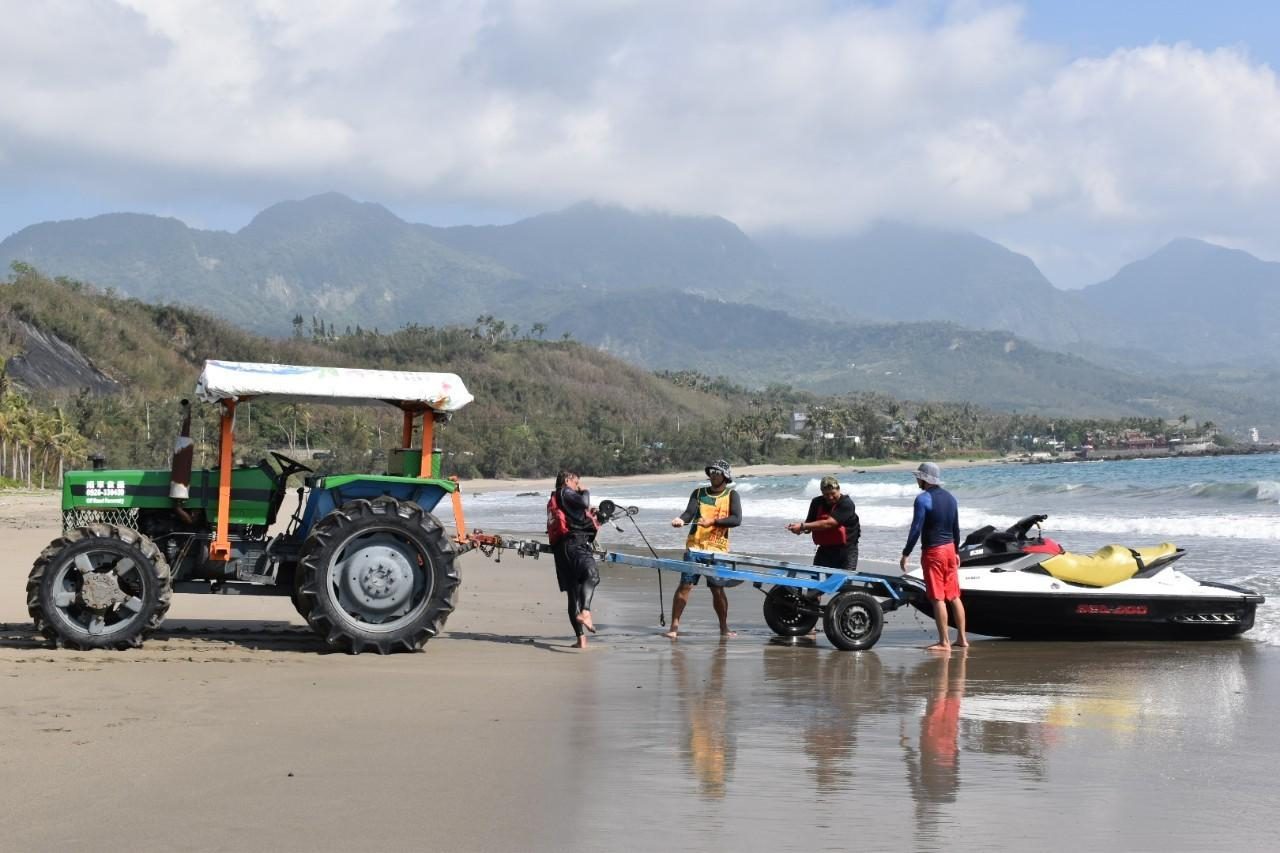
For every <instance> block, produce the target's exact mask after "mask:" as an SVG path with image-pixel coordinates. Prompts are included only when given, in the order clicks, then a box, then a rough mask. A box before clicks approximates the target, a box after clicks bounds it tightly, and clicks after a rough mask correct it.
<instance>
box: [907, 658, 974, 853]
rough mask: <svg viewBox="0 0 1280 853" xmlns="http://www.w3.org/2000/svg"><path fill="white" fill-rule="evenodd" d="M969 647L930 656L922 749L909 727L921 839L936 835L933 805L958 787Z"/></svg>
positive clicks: (951, 795)
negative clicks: (961, 720) (962, 704)
mask: <svg viewBox="0 0 1280 853" xmlns="http://www.w3.org/2000/svg"><path fill="white" fill-rule="evenodd" d="M968 651H969V650H968V649H957V650H956V651H955V652H954V653H953V654H949V655H940V656H939V657H938V658H937V659H936V660H931V661H928V662H926V663H925V664H924V668H925V669H926V670H928V671H929V675H930V678H929V688H930V689H929V695H928V698H927V699H926V700H925V709H924V715H923V716H921V718H920V738H919V741H918V744H919V748H918V749H912V747H911V740H910V738H909V737H907V735H906V733H905V731H904V732H903V737H902V746H903V748H904V749H905V750H906V763H907V781H908V783H909V784H910V786H911V794H912V797H913V798H914V799H915V804H916V832H917V833H918V835H917V837H916V841H917V842H921V841H922V840H924V839H937V836H938V831H937V822H938V821H937V815H936V814H934V809H933V807H934V806H937V805H941V804H945V803H954V802H955V800H956V791H957V790H959V788H960V700H961V699H962V698H963V697H964V678H965V663H966V661H967V659H968Z"/></svg>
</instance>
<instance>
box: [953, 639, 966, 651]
mask: <svg viewBox="0 0 1280 853" xmlns="http://www.w3.org/2000/svg"><path fill="white" fill-rule="evenodd" d="M955 645H956V646H959V647H960V648H962V649H967V648H969V641H968V640H956V642H955Z"/></svg>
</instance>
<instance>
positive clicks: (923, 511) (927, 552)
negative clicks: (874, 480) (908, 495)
mask: <svg viewBox="0 0 1280 853" xmlns="http://www.w3.org/2000/svg"><path fill="white" fill-rule="evenodd" d="M915 475H916V485H917V486H919V487H920V494H918V495H916V502H915V506H914V508H913V513H912V516H911V532H909V533H908V534H907V545H906V547H905V548H903V549H902V559H901V560H899V561H898V565H899V566H900V567H901V568H902V570H903V571H904V572H905V571H906V570H907V557H908V556H910V555H911V549H912V548H914V547H915V546H916V541H917V540H918V541H919V542H920V567H921V568H922V569H923V570H924V588H925V594H926V595H927V596H928V597H929V600H930V601H932V602H933V621H934V622H935V623H937V626H938V642H936V643H934V644H933V645H932V646H929V648H930V649H931V650H935V651H944V652H945V651H950V650H951V641H950V638H949V636H948V634H947V608H948V607H950V608H951V611H952V613H953V614H954V616H955V621H956V645H957V646H967V645H969V640H968V638H967V637H965V633H964V605H963V604H961V603H960V575H959V570H960V513H959V510H958V508H957V506H956V499H955V497H954V496H952V494H951V493H950V492H948V491H947V490H946V489H944V488H942V469H940V468H939V467H938V466H937V465H935V464H934V463H932V462H921V463H920V467H919V468H917V469H916V471H915Z"/></svg>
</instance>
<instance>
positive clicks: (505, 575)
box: [0, 462, 1280, 853]
mask: <svg viewBox="0 0 1280 853" xmlns="http://www.w3.org/2000/svg"><path fill="white" fill-rule="evenodd" d="M942 464H943V467H944V472H945V470H946V468H948V467H951V468H954V467H958V466H959V465H962V464H966V463H964V462H959V463H957V462H950V463H942ZM972 464H991V463H990V462H983V463H972ZM913 467H914V465H912V464H910V463H901V464H899V465H897V466H895V468H892V469H886V468H877V469H874V470H877V471H878V470H899V471H903V472H904V476H906V474H905V472H906V471H908V470H910V469H911V468H913ZM868 470H872V469H868ZM830 471H831V468H830V466H812V467H810V466H805V467H803V468H796V467H786V468H783V469H781V470H778V469H776V468H774V467H772V466H751V467H744V468H742V469H740V472H739V473H741V474H743V475H745V474H747V473H750V474H754V475H758V476H764V475H767V474H777V473H804V474H813V475H819V474H821V473H828V472H830ZM836 472H837V473H838V474H840V475H841V476H844V475H845V473H846V471H844V470H841V469H837V471H836ZM659 476H662V477H665V478H671V479H698V478H700V477H701V472H682V473H680V474H669V475H659ZM646 481H648V482H652V480H648V479H647V478H646ZM526 482H527V485H526ZM612 482H614V480H612V479H609V480H606V479H605V478H601V479H600V480H598V481H594V482H593V483H592V484H591V485H592V486H593V487H596V488H599V487H602V486H605V485H608V484H610V483H612ZM625 482H636V480H635V479H627V480H625ZM547 486H548V484H547V483H546V482H545V481H541V480H538V481H496V482H494V481H489V482H487V483H485V484H483V485H480V484H477V483H476V482H474V481H473V482H470V483H464V489H467V490H468V491H472V492H478V491H481V490H482V489H484V488H487V489H489V490H522V489H524V488H529V489H531V490H533V489H536V490H539V491H541V490H543V489H545V488H547ZM59 518H60V515H59V495H58V493H57V492H54V491H48V492H34V493H33V492H8V491H6V492H0V542H3V545H4V551H5V554H6V559H5V560H4V561H3V562H2V563H0V789H2V790H3V791H4V792H5V794H4V796H3V797H0V820H2V821H3V826H4V827H5V829H4V835H3V836H2V838H3V840H2V841H0V850H14V851H18V850H22V851H46V850H47V851H61V850H66V849H79V848H88V847H94V846H101V844H102V839H104V838H110V839H112V840H113V841H115V842H117V843H118V844H121V845H126V844H127V846H128V848H129V849H130V850H135V851H153V850H154V851H166V853H168V851H172V850H199V851H206V850H209V851H236V852H237V853H239V851H245V850H273V851H283V852H284V853H290V851H328V850H333V851H348V850H353V849H368V850H392V849H406V850H429V851H450V853H470V851H543V850H546V851H580V850H581V851H595V850H640V851H648V850H653V851H663V853H666V851H670V850H706V849H718V848H721V847H723V848H725V849H769V850H787V849H846V848H847V847H848V844H849V838H850V835H849V833H850V831H851V827H854V828H856V832H857V838H858V844H859V846H862V847H867V848H869V849H916V850H948V851H952V850H990V849H1005V848H1008V847H1011V846H1019V847H1022V846H1035V847H1037V848H1038V849H1045V850H1058V849H1065V848H1066V847H1067V846H1070V847H1071V848H1072V849H1078V848H1079V847H1081V846H1086V847H1089V848H1090V849H1099V850H1110V849H1162V850H1195V849H1212V848H1213V847H1214V845H1215V844H1220V841H1221V838H1223V837H1231V838H1232V839H1233V843H1235V844H1236V845H1237V846H1240V847H1243V848H1245V849H1265V847H1266V843H1267V842H1268V841H1269V840H1270V838H1271V835H1272V834H1273V830H1272V827H1271V818H1270V811H1269V810H1266V809H1261V810H1258V811H1257V813H1256V814H1254V813H1252V812H1247V811H1245V812H1242V810H1241V809H1240V808H1239V807H1238V804H1239V803H1240V802H1244V801H1248V798H1249V797H1251V796H1256V783H1257V780H1258V779H1265V778H1267V777H1266V776H1265V775H1264V774H1265V773H1267V772H1269V763H1268V762H1270V760H1271V756H1272V755H1274V750H1273V749H1272V748H1271V747H1272V746H1274V744H1275V733H1274V731H1273V729H1274V726H1273V725H1271V721H1272V720H1273V719H1274V714H1272V713H1271V710H1270V709H1272V708H1274V706H1275V703H1276V702H1280V665H1278V664H1280V661H1278V660H1277V655H1275V654H1274V653H1273V650H1272V649H1271V648H1270V647H1267V646H1266V645H1264V644H1261V643H1255V642H1252V641H1251V640H1249V639H1247V638H1246V639H1243V640H1240V641H1224V642H1219V643H1189V644H1184V645H1168V644H1158V643H1115V644H1097V645H1089V646H1087V647H1086V646H1082V645H1081V644H1072V643H1043V644H1030V643H1011V642H1006V641H998V640H990V639H986V638H975V640H976V641H975V642H974V644H973V647H972V648H971V649H970V650H969V651H968V653H967V654H961V653H956V654H954V655H951V656H948V655H941V656H939V655H936V654H931V653H927V652H925V651H923V650H922V648H921V647H922V646H924V645H927V644H928V643H929V642H931V640H932V627H931V623H930V622H929V621H928V620H927V619H926V618H925V617H923V616H921V615H919V614H917V613H915V612H914V611H913V610H911V609H910V608H907V609H904V610H901V611H898V612H895V613H892V614H890V616H889V619H888V620H887V621H886V627H885V632H884V635H883V636H882V638H881V640H880V642H879V643H877V645H876V647H875V648H874V649H872V650H870V651H866V652H857V653H848V652H838V651H835V650H834V649H832V648H831V646H830V645H829V644H828V643H827V641H826V639H825V638H824V637H822V636H821V632H819V637H818V639H816V640H812V641H800V642H790V643H779V642H777V641H775V639H774V638H773V637H772V635H771V633H770V632H769V630H768V629H767V627H765V626H764V624H763V620H762V616H761V610H760V607H761V600H762V599H761V596H760V594H759V592H757V591H756V590H754V589H752V588H751V586H750V585H749V584H744V585H742V586H740V587H736V588H734V589H731V590H729V594H730V619H731V623H732V624H733V626H734V627H735V628H736V629H737V631H738V632H739V635H738V636H737V637H735V638H733V639H731V640H727V641H726V640H722V639H721V638H720V637H719V636H718V633H717V631H716V630H715V617H714V615H713V613H712V611H711V606H710V597H709V596H708V595H707V594H706V593H705V591H704V590H702V589H700V588H699V589H695V591H694V594H693V598H692V601H691V603H690V607H689V610H688V611H687V612H686V616H685V619H684V621H683V623H682V628H683V630H682V636H681V639H680V640H679V641H677V642H674V643H673V642H671V641H669V640H666V639H664V638H662V637H661V636H660V635H659V632H660V630H661V627H660V625H659V621H660V614H662V613H664V612H665V611H666V608H668V607H669V606H670V596H671V592H672V588H673V583H672V582H673V581H674V577H670V576H668V577H667V578H666V585H665V586H664V587H661V588H660V587H659V586H658V578H657V577H656V576H655V573H653V572H649V571H641V570H635V569H628V568H626V567H618V566H606V567H604V570H603V574H604V582H603V583H602V585H601V587H600V590H599V592H598V593H597V597H596V601H595V604H594V606H593V608H592V609H593V612H594V614H595V616H596V622H597V624H598V625H599V626H600V633H599V634H598V635H595V636H593V637H592V638H591V645H590V648H588V649H587V650H586V651H585V652H579V651H576V650H574V649H573V648H571V642H572V635H571V633H570V629H569V625H568V620H567V616H566V613H565V604H564V597H563V595H562V593H560V592H559V591H558V589H557V588H556V581H555V576H554V569H553V564H552V562H551V561H550V560H549V559H545V558H544V559H540V560H535V559H522V558H519V557H516V556H514V555H513V554H510V553H508V554H506V555H505V556H504V558H503V559H502V561H501V562H494V561H492V560H490V559H487V558H486V557H484V556H483V555H482V554H480V553H478V552H471V553H468V554H466V555H464V556H463V557H462V558H461V561H460V573H461V576H462V586H461V589H460V593H459V599H458V602H457V610H456V611H455V612H454V613H453V614H452V615H451V617H450V618H449V621H448V624H447V625H446V630H445V632H444V633H443V634H442V635H441V636H439V637H437V638H435V639H433V640H431V641H430V642H429V643H428V644H427V646H426V648H425V650H424V651H423V652H422V653H421V654H397V655H391V656H387V657H378V656H376V655H370V654H364V655H360V656H350V655H344V654H333V653H329V652H327V651H326V649H325V647H324V645H323V643H321V642H320V640H319V639H318V638H317V637H316V636H315V635H314V634H313V633H312V632H311V630H310V629H309V628H308V627H307V626H306V624H305V623H304V621H303V620H302V619H301V618H300V617H299V616H298V614H297V613H296V612H294V610H293V607H292V605H291V603H290V601H289V599H288V598H286V597H245V596H214V595H175V596H174V601H173V607H172V609H171V610H170V613H169V618H168V619H167V620H166V621H165V623H164V624H163V625H162V626H161V627H160V629H159V630H158V631H157V632H156V633H155V634H154V635H153V636H152V637H151V638H149V639H148V641H147V642H146V643H145V644H144V646H143V647H142V648H140V649H134V650H129V651H123V652H120V651H101V652H78V651H71V650H66V649H51V648H49V647H48V646H47V644H45V643H44V642H43V641H42V640H41V638H39V637H37V636H36V635H35V634H34V630H33V626H32V624H31V621H30V618H29V616H28V614H27V609H26V600H25V585H26V576H27V572H28V571H29V569H30V567H31V564H32V562H33V560H34V559H35V558H36V556H37V555H38V554H39V552H40V550H41V549H42V548H44V547H45V546H47V545H48V543H49V542H50V541H51V540H52V539H54V538H56V537H57V536H59V535H60V532H61V531H60V525H59ZM660 589H661V592H660V591H659V590H660ZM1152 697H1158V702H1155V703H1153V701H1152ZM1171 733H1172V734H1173V735H1174V736H1171ZM1189 766H1190V767H1194V768H1195V772H1194V773H1191V774H1188V773H1187V772H1186V768H1187V767H1189ZM1100 780H1105V783H1100ZM869 791H871V792H874V794H875V803H874V808H868V807H867V802H868V792H869ZM1129 792H1137V793H1135V794H1133V795H1132V796H1130V795H1129ZM1046 802H1051V803H1053V804H1054V807H1053V808H1044V807H1043V805H1044V803H1046ZM1178 812H1183V813H1188V814H1191V813H1194V814H1195V816H1196V819H1195V821H1193V822H1191V823H1184V822H1178V821H1172V822H1171V821H1169V820H1168V815H1169V814H1171V813H1178ZM780 815H781V816H783V818H785V819H781V818H780V817H779V816H780ZM1079 815H1089V816H1090V817H1089V819H1088V820H1086V821H1080V820H1079V819H1078V816H1079ZM1063 839H1069V840H1070V844H1069V845H1064V843H1063Z"/></svg>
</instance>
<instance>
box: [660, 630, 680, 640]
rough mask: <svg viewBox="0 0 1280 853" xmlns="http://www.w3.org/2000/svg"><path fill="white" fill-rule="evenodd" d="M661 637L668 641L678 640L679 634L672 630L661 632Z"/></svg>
mask: <svg viewBox="0 0 1280 853" xmlns="http://www.w3.org/2000/svg"><path fill="white" fill-rule="evenodd" d="M662 636H664V637H666V638H668V639H670V640H676V639H679V637H680V632H679V631H678V630H676V629H675V628H672V629H671V630H670V631H663V632H662Z"/></svg>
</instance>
